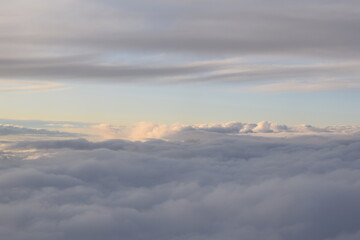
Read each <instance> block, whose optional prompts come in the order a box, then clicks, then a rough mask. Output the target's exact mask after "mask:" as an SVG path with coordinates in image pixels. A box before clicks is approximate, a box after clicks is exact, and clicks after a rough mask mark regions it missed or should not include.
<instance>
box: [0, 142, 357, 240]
mask: <svg viewBox="0 0 360 240" xmlns="http://www.w3.org/2000/svg"><path fill="white" fill-rule="evenodd" d="M179 138H181V140H179ZM29 149H37V150H36V151H34V150H32V151H24V150H29ZM0 189H1V191H0V212H1V215H0V238H1V239H7V240H25V239H26V240H27V239H37V240H45V239H46V240H60V239H76V240H81V239H84V240H85V239H86V240H91V239H106V240H112V239H114V240H115V239H116V240H118V239H127V240H132V239H134V240H135V239H136V240H148V239H156V240H170V239H171V240H173V239H174V240H175V239H176V240H185V239H186V240H215V239H216V240H233V239H243V240H259V239H265V240H304V239H307V240H356V239H359V238H360V207H359V203H360V191H359V189H360V137H359V136H355V135H354V136H348V137H335V136H331V137H319V136H303V137H294V138H289V139H286V138H276V139H273V138H259V137H251V136H226V135H212V137H209V136H205V137H204V138H193V137H191V138H184V137H183V136H180V137H179V136H178V139H176V140H172V141H161V140H152V141H148V142H129V141H122V140H110V141H105V142H88V141H86V140H69V141H46V142H45V141H38V142H22V143H19V144H17V145H15V146H12V147H11V148H8V149H5V150H4V151H3V152H1V154H0Z"/></svg>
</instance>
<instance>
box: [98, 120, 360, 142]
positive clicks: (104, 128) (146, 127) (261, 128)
mask: <svg viewBox="0 0 360 240" xmlns="http://www.w3.org/2000/svg"><path fill="white" fill-rule="evenodd" d="M92 128H93V129H94V131H95V133H96V134H98V135H100V136H102V137H103V138H108V139H112V138H123V139H130V140H142V139H148V138H160V139H171V138H172V137H175V136H174V135H177V134H181V133H182V132H191V131H196V132H209V133H224V134H255V135H262V136H266V135H271V136H274V135H277V136H289V135H306V134H344V133H347V134H350V133H357V132H359V131H360V127H359V126H328V127H314V126H311V125H305V124H304V125H297V126H287V125H281V124H276V123H272V122H268V121H263V122H259V123H242V122H226V123H212V124H194V125H185V124H168V125H167V124H154V123H148V122H140V123H137V124H134V125H130V126H112V125H109V124H100V125H94V126H92Z"/></svg>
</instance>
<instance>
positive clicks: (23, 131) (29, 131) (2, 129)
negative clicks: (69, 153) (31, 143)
mask: <svg viewBox="0 0 360 240" xmlns="http://www.w3.org/2000/svg"><path fill="white" fill-rule="evenodd" d="M9 135H18V136H24V135H35V136H36V135H38V136H56V137H61V136H64V137H75V136H79V135H78V134H74V133H67V132H60V131H50V130H47V129H35V128H26V127H22V126H17V125H11V124H0V136H9Z"/></svg>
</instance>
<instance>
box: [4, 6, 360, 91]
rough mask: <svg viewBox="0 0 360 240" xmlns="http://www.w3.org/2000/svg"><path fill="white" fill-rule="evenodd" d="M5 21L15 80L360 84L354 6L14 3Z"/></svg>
mask: <svg viewBox="0 0 360 240" xmlns="http://www.w3.org/2000/svg"><path fill="white" fill-rule="evenodd" d="M0 15H1V23H0V31H1V33H2V41H1V43H0V70H1V71H0V78H2V79H9V80H11V81H14V80H18V81H19V80H22V81H23V80H28V81H38V80H43V81H49V80H50V81H55V82H64V81H65V82H66V81H69V82H72V81H74V80H78V81H83V82H97V83H100V82H104V81H110V82H121V83H123V82H141V83H145V82H146V83H150V84H154V82H156V83H159V82H160V83H174V82H175V83H179V82H180V83H190V84H191V83H194V82H200V83H203V82H206V83H209V82H214V81H215V82H238V83H243V82H257V83H258V84H260V83H263V82H265V83H267V82H268V83H269V84H270V83H273V82H274V81H275V82H276V81H280V86H272V85H271V86H270V88H271V89H272V91H274V90H276V89H279V88H280V91H283V90H284V89H289V88H290V91H293V90H294V89H296V91H308V90H309V89H315V90H318V89H319V90H332V89H343V88H347V87H351V88H353V87H356V88H358V85H359V84H358V78H359V61H358V59H359V51H358V42H359V41H358V40H359V38H360V34H359V33H358V31H357V26H358V25H359V22H360V18H359V11H358V2H356V1H353V0H346V1H341V2H339V1H337V2H336V1H327V2H326V5H325V4H324V2H323V1H320V0H316V1H308V0H306V1H301V2H297V3H293V2H291V3H290V2H286V1H281V0H274V1H264V0H260V1H233V0H225V1H221V3H220V2H218V1H213V0H211V1H206V2H205V1H202V0H199V1H195V2H194V1H193V2H191V3H190V2H189V1H171V2H168V1H163V0H156V1H152V4H149V3H147V2H146V1H144V0H138V1H135V2H133V3H129V2H128V1H111V0H107V1H99V0H92V1H91V2H89V1H84V0H66V1H62V2H61V3H55V2H53V3H51V4H49V2H48V1H45V0H36V1H32V2H31V3H29V2H28V1H24V0H14V1H5V2H4V3H3V6H2V9H1V10H0ZM14 16H21V18H20V17H19V18H15V19H14ZM44 19H46V21H44ZM159 56H161V57H160V58H159ZM233 59H238V61H235V63H234V62H232V63H231V60H233ZM211 61H214V62H216V63H214V62H213V63H211V64H210V63H209V62H211ZM229 61H230V62H229ZM205 62H207V64H205ZM323 79H330V80H331V81H333V83H328V82H326V81H325V82H324V81H322V80H323ZM344 79H345V80H346V82H347V83H346V84H343V82H344ZM289 81H290V83H289ZM294 82H295V83H294ZM276 83H277V82H276ZM292 83H294V85H295V86H292ZM289 84H290V85H291V86H289ZM268 87H269V86H265V88H266V89H268Z"/></svg>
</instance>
